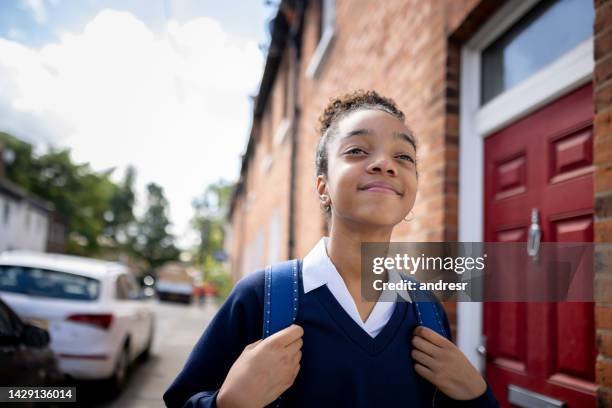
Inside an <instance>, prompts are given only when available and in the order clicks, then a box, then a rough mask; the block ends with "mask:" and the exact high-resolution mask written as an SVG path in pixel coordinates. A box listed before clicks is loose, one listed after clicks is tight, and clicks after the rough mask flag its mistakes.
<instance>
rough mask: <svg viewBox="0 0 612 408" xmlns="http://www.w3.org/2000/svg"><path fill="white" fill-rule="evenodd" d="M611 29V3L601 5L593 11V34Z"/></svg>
mask: <svg viewBox="0 0 612 408" xmlns="http://www.w3.org/2000/svg"><path fill="white" fill-rule="evenodd" d="M610 27H612V1H608V2H606V3H603V4H602V5H600V6H599V7H597V9H595V25H594V29H595V34H596V35H597V34H599V33H601V32H603V31H605V30H606V29H608V28H610Z"/></svg>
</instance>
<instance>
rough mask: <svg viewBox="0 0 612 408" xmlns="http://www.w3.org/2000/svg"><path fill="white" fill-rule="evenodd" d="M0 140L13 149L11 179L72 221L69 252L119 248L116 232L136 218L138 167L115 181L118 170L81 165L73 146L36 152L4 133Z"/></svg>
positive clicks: (9, 171) (29, 146)
mask: <svg viewBox="0 0 612 408" xmlns="http://www.w3.org/2000/svg"><path fill="white" fill-rule="evenodd" d="M0 143H2V144H3V145H4V146H5V148H9V149H10V150H12V151H13V152H14V159H13V160H12V162H11V163H9V165H8V166H7V169H6V174H7V177H8V178H9V179H10V180H12V181H13V182H14V183H16V184H18V185H20V186H21V187H22V188H24V189H25V190H27V191H28V192H30V193H31V194H33V195H35V196H38V197H40V198H42V199H44V200H47V201H49V202H51V203H52V204H53V205H54V207H55V209H56V211H57V212H58V214H59V215H60V216H61V217H62V218H63V219H64V220H66V222H67V230H68V242H67V245H66V246H67V252H69V253H73V254H79V255H86V256H94V255H99V254H100V253H101V251H103V250H105V249H107V250H108V249H113V248H116V246H117V232H118V231H120V230H123V229H125V228H127V225H128V224H129V223H130V222H132V221H133V212H132V208H133V204H134V193H133V181H134V177H135V172H134V169H128V171H127V172H126V176H125V179H124V182H123V183H122V184H121V185H116V184H115V183H114V182H113V181H112V180H111V179H110V177H111V174H112V173H113V171H114V169H110V170H106V171H102V172H95V171H93V170H92V169H91V168H90V166H89V164H87V163H85V164H76V163H75V162H74V161H73V159H72V157H71V155H70V150H69V149H54V148H51V149H50V150H49V151H48V152H46V153H44V154H42V155H40V156H36V155H34V153H33V151H32V146H31V145H29V144H27V143H24V142H22V141H20V140H19V139H17V138H15V137H13V136H11V135H8V134H6V133H0Z"/></svg>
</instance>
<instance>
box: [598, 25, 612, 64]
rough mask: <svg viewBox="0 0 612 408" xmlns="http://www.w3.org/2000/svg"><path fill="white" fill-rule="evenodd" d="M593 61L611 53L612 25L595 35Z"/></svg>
mask: <svg viewBox="0 0 612 408" xmlns="http://www.w3.org/2000/svg"><path fill="white" fill-rule="evenodd" d="M594 41H595V44H594V45H595V50H594V54H595V61H599V60H601V59H603V58H605V57H606V56H608V55H612V27H611V28H609V29H608V30H606V31H603V32H601V33H599V34H597V35H596V36H595V40H594Z"/></svg>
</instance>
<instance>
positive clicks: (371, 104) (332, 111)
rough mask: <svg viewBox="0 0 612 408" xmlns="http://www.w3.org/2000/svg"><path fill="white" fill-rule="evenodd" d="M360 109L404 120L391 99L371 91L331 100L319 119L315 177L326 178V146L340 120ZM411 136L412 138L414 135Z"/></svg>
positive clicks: (326, 211) (327, 212)
mask: <svg viewBox="0 0 612 408" xmlns="http://www.w3.org/2000/svg"><path fill="white" fill-rule="evenodd" d="M362 109H376V110H380V111H383V112H387V113H389V114H391V115H393V116H395V117H396V118H397V119H399V120H400V121H401V122H404V121H405V118H406V117H405V115H404V112H402V111H401V110H400V109H399V108H398V107H397V104H396V103H395V101H394V100H393V99H391V98H386V97H384V96H381V95H380V94H378V93H377V92H376V91H373V90H369V91H364V90H362V89H358V90H356V91H353V92H350V93H347V94H345V95H342V96H339V97H335V98H331V99H330V100H329V103H328V104H327V106H326V107H325V110H324V111H323V114H322V115H321V116H320V117H319V129H318V131H319V134H320V136H321V137H320V139H319V143H318V145H317V150H316V155H315V173H316V174H315V176H319V175H323V176H325V177H327V171H328V162H329V156H328V153H327V146H328V145H329V142H330V141H331V140H332V139H333V137H334V136H335V134H336V131H337V130H338V123H339V122H340V120H341V119H342V118H344V117H346V116H347V115H349V114H350V113H352V112H355V111H358V110H362ZM411 133H412V132H411ZM412 136H413V137H414V135H412ZM330 211H331V209H330V208H329V207H327V208H326V209H325V213H326V215H327V216H329V213H330Z"/></svg>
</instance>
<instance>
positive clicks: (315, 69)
mask: <svg viewBox="0 0 612 408" xmlns="http://www.w3.org/2000/svg"><path fill="white" fill-rule="evenodd" d="M335 37H336V30H335V28H334V27H333V26H328V27H326V28H325V30H324V31H323V35H322V36H321V40H320V41H319V45H317V48H316V49H315V52H314V53H313V54H312V57H311V58H310V62H309V63H308V67H307V68H306V76H307V77H308V78H313V79H316V78H318V76H319V73H320V72H321V68H322V67H323V63H324V62H325V59H326V57H327V55H328V54H329V51H330V49H331V46H332V44H333V42H334V39H335Z"/></svg>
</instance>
